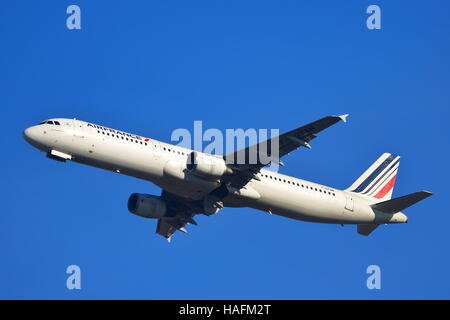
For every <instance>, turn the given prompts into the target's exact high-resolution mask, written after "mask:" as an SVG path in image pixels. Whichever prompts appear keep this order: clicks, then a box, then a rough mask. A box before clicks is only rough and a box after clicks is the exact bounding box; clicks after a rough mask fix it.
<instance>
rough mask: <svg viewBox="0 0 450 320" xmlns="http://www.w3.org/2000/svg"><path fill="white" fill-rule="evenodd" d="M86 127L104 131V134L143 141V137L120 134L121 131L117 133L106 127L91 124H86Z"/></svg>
mask: <svg viewBox="0 0 450 320" xmlns="http://www.w3.org/2000/svg"><path fill="white" fill-rule="evenodd" d="M87 126H88V127H92V128H95V129H97V130H103V131H106V132H110V133H112V134H117V135H121V136H124V137H128V138H132V139H136V140H145V139H144V138H143V137H140V136H137V135H135V134H131V133H126V132H122V131H119V130H114V129H111V128H107V127H102V126H99V125H96V124H92V123H88V124H87Z"/></svg>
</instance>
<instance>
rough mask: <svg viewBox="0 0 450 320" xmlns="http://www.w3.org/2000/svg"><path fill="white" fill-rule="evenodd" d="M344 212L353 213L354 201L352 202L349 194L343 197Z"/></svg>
mask: <svg viewBox="0 0 450 320" xmlns="http://www.w3.org/2000/svg"><path fill="white" fill-rule="evenodd" d="M345 199H346V200H345V210H346V211H347V212H348V211H353V209H354V201H353V196H352V195H351V194H346V195H345Z"/></svg>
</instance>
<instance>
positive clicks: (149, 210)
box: [128, 193, 167, 219]
mask: <svg viewBox="0 0 450 320" xmlns="http://www.w3.org/2000/svg"><path fill="white" fill-rule="evenodd" d="M128 211H130V212H131V213H133V214H135V215H137V216H140V217H143V218H153V219H159V218H162V217H164V216H165V215H166V213H167V206H166V203H165V202H164V200H161V199H160V198H159V197H157V196H152V195H150V194H142V193H133V194H132V195H131V196H130V198H128Z"/></svg>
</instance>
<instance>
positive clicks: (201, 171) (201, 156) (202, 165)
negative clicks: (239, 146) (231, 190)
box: [186, 151, 231, 180]
mask: <svg viewBox="0 0 450 320" xmlns="http://www.w3.org/2000/svg"><path fill="white" fill-rule="evenodd" d="M186 168H187V169H188V171H189V172H190V173H192V174H194V175H196V176H199V177H202V178H204V179H208V180H216V179H218V178H220V177H222V176H223V175H224V174H228V173H231V169H230V168H228V167H227V165H226V164H225V160H223V159H222V158H218V157H215V156H212V155H208V154H205V153H201V152H197V151H192V152H191V154H190V155H189V157H188V159H187V164H186Z"/></svg>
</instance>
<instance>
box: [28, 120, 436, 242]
mask: <svg viewBox="0 0 450 320" xmlns="http://www.w3.org/2000/svg"><path fill="white" fill-rule="evenodd" d="M347 116H348V114H346V115H341V116H327V117H324V118H322V119H320V120H317V121H314V122H311V123H309V124H307V125H305V126H302V127H299V128H297V129H294V130H291V131H289V132H286V133H284V134H281V135H279V136H277V137H276V141H277V144H278V150H277V151H278V158H277V159H270V162H274V163H277V164H280V165H282V166H283V165H284V163H283V162H282V161H281V160H280V158H281V157H283V156H286V155H288V154H290V153H291V152H293V151H294V150H297V149H299V148H307V149H310V148H311V145H310V142H311V141H312V140H313V139H315V138H316V137H317V134H318V133H320V132H321V131H323V130H325V129H327V128H328V127H330V126H332V125H334V124H336V123H338V122H340V121H343V122H346V121H347ZM23 136H24V139H25V140H26V141H27V142H28V143H29V144H30V145H31V146H33V147H35V148H37V149H38V150H40V151H43V152H45V153H46V154H47V157H48V158H50V159H53V160H57V161H62V162H66V161H68V160H71V161H74V162H77V163H81V164H85V165H90V166H93V167H97V168H101V169H105V170H109V171H112V172H116V173H120V174H124V175H128V176H131V177H135V178H139V179H143V180H146V181H150V182H152V183H154V184H155V185H157V186H159V187H160V188H161V189H162V192H161V195H160V196H156V195H149V194H141V193H133V194H131V195H130V197H129V199H128V210H129V211H130V212H131V213H133V214H135V215H137V216H140V217H143V218H152V219H157V227H156V233H157V234H159V235H162V236H163V237H165V238H166V239H167V240H168V241H169V242H170V240H171V238H172V236H173V234H174V233H175V232H176V231H178V230H179V231H182V232H187V230H186V228H185V227H186V225H187V224H193V225H197V222H196V221H195V220H194V216H195V215H197V214H204V215H206V216H210V215H213V214H216V213H218V212H219V211H220V210H222V209H223V208H224V207H249V208H253V209H257V210H260V211H263V212H267V213H269V214H276V215H280V216H284V217H287V218H291V219H295V220H301V221H306V222H317V223H329V224H340V225H357V232H358V233H359V234H361V235H365V236H368V235H369V234H371V233H372V232H373V231H374V230H375V229H376V228H377V227H378V226H379V225H381V224H399V223H407V222H408V217H407V216H406V215H405V214H404V213H402V211H403V210H404V209H406V208H408V207H409V206H411V205H413V204H415V203H417V202H419V201H421V200H423V199H425V198H427V197H429V196H430V195H432V193H431V192H428V191H419V192H416V193H412V194H409V195H406V196H403V197H399V198H395V199H391V198H392V193H393V189H394V184H395V180H396V177H397V171H398V167H399V164H400V157H399V156H398V155H394V154H391V153H384V154H382V155H381V156H380V157H379V158H378V159H377V160H376V161H375V162H374V163H373V164H372V165H371V166H370V167H369V168H368V169H367V170H366V171H365V172H364V173H363V174H362V175H361V176H360V177H359V178H358V179H357V180H356V181H355V182H354V183H353V184H352V185H351V186H350V187H348V188H347V189H344V190H339V189H336V188H332V187H328V186H325V185H321V184H318V183H313V182H309V181H306V180H302V179H298V178H295V177H291V176H287V175H283V174H280V173H276V172H273V171H269V170H267V169H265V167H266V165H267V163H265V162H263V161H261V160H260V157H259V156H258V157H257V158H256V161H253V162H252V163H250V161H248V159H249V155H250V154H251V153H252V152H256V154H257V155H259V152H260V150H261V149H262V143H266V145H271V143H273V142H274V141H275V140H274V138H271V139H268V140H267V141H265V142H260V143H257V144H255V145H252V146H248V147H245V148H243V149H241V150H238V151H235V152H232V153H229V154H226V155H223V156H219V155H213V154H207V153H203V152H199V151H194V150H189V149H186V148H183V147H180V146H176V145H172V144H168V143H164V142H162V141H157V140H154V139H150V138H146V137H143V136H140V135H136V134H131V133H126V132H123V131H119V130H115V129H111V128H108V127H105V126H101V125H97V124H93V123H90V122H85V121H81V120H77V119H65V118H54V119H49V120H46V121H43V122H41V123H39V124H37V125H34V126H31V127H29V128H27V129H25V130H24V132H23ZM270 154H272V152H270ZM242 155H243V156H244V158H240V159H244V161H243V162H242V163H239V161H234V160H235V159H237V158H239V156H242Z"/></svg>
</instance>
